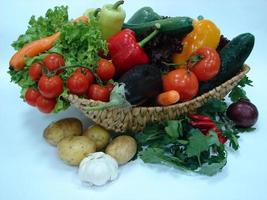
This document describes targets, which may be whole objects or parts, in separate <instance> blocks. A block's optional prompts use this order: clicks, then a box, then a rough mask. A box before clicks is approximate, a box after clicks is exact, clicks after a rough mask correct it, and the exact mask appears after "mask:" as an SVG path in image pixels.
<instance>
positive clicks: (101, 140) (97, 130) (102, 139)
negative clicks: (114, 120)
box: [83, 125, 110, 151]
mask: <svg viewBox="0 0 267 200" xmlns="http://www.w3.org/2000/svg"><path fill="white" fill-rule="evenodd" d="M83 135H85V136H87V137H89V138H90V139H91V140H92V141H94V142H95V144H96V150H97V151H99V150H101V149H103V148H105V147H106V146H107V145H108V143H109V139H110V134H109V132H108V131H107V130H106V129H104V128H102V127H101V126H99V125H93V126H90V127H89V128H88V129H86V130H85V131H84V132H83Z"/></svg>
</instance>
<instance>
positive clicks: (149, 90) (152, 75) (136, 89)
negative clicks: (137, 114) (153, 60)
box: [118, 64, 162, 104]
mask: <svg viewBox="0 0 267 200" xmlns="http://www.w3.org/2000/svg"><path fill="white" fill-rule="evenodd" d="M118 82H119V83H124V84H125V90H126V94H125V95H126V99H127V101H129V102H130V103H131V104H139V103H142V102H144V101H145V100H147V99H148V98H151V97H156V96H157V95H158V94H159V93H160V92H161V91H162V81H161V73H160V70H159V68H157V67H156V66H154V65H148V64H146V65H137V66H135V67H134V68H132V69H130V70H129V71H127V72H126V73H125V74H124V75H123V76H121V78H120V79H119V80H118Z"/></svg>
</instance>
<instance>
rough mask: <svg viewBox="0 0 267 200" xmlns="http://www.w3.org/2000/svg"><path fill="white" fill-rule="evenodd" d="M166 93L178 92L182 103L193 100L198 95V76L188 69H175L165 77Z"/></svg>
mask: <svg viewBox="0 0 267 200" xmlns="http://www.w3.org/2000/svg"><path fill="white" fill-rule="evenodd" d="M163 89H164V91H165V92H166V91H170V90H176V91H177V92H178V93H179V94H180V97H181V101H187V100H190V99H192V98H193V97H194V96H196V95H197V93H198V79H197V77H196V75H195V74H194V73H192V72H190V71H189V70H188V69H185V68H179V69H175V70H173V71H171V72H169V73H168V74H166V75H165V76H163Z"/></svg>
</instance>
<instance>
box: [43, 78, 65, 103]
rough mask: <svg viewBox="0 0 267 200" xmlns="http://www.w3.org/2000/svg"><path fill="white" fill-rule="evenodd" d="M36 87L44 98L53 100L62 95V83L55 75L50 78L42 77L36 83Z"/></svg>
mask: <svg viewBox="0 0 267 200" xmlns="http://www.w3.org/2000/svg"><path fill="white" fill-rule="evenodd" d="M38 87H39V91H40V93H41V94H42V95H43V96H44V97H45V98H48V99H53V98H56V97H58V96H59V95H60V94H61V93H62V91H63V81H62V80H61V78H60V77H59V76H57V75H56V76H52V77H48V76H45V75H43V76H42V77H41V78H40V80H39V82H38Z"/></svg>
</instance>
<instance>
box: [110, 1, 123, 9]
mask: <svg viewBox="0 0 267 200" xmlns="http://www.w3.org/2000/svg"><path fill="white" fill-rule="evenodd" d="M122 4H124V1H123V0H121V1H117V2H116V3H114V4H113V6H112V9H115V10H117V9H118V7H119V6H120V5H122Z"/></svg>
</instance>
